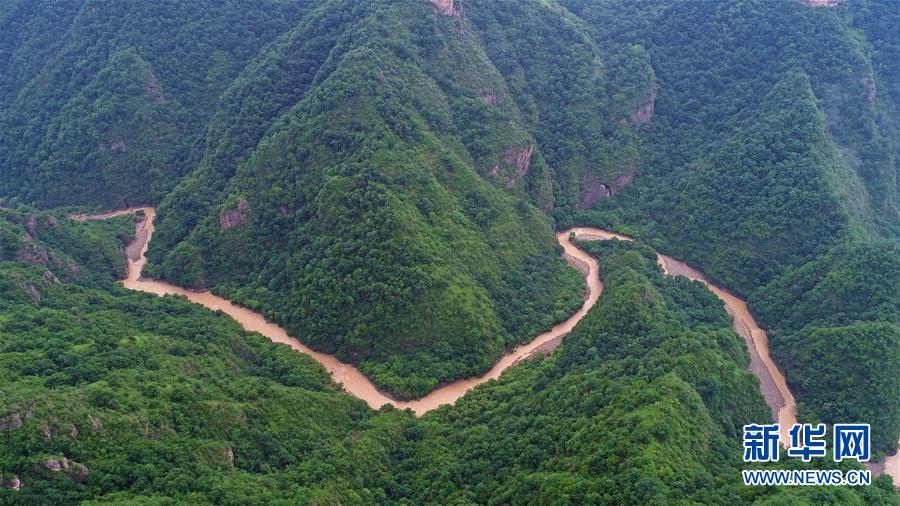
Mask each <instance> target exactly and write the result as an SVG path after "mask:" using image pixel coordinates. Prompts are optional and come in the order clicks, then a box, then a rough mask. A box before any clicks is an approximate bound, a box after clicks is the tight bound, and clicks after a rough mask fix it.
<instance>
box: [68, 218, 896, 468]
mask: <svg viewBox="0 0 900 506" xmlns="http://www.w3.org/2000/svg"><path fill="white" fill-rule="evenodd" d="M139 210H140V211H143V212H144V214H145V216H146V219H145V220H142V221H140V222H139V223H138V224H137V229H136V236H135V241H134V242H133V243H132V244H130V245H129V246H128V248H127V254H128V276H127V278H126V279H124V280H123V281H122V284H123V285H124V286H125V287H126V288H128V289H130V290H137V291H142V292H148V293H155V294H157V295H182V296H184V297H185V298H187V299H188V300H190V301H191V302H194V303H197V304H200V305H202V306H205V307H207V308H209V309H213V310H220V311H222V312H223V313H225V314H227V315H228V316H230V317H232V318H233V319H234V320H235V321H237V322H238V323H240V324H241V325H242V326H243V327H244V328H245V329H247V330H248V331H251V332H259V333H260V334H262V335H264V336H266V337H268V338H269V339H270V340H272V341H274V342H277V343H283V344H287V345H288V346H290V347H291V348H294V349H295V350H297V351H300V352H302V353H306V354H307V355H310V356H311V357H312V358H314V359H315V360H316V361H317V362H319V363H320V364H322V365H323V366H324V367H325V369H326V370H327V371H328V372H329V373H330V374H331V377H332V378H333V379H334V381H335V382H337V383H340V384H341V385H342V386H343V388H344V390H345V391H346V392H348V393H349V394H351V395H353V396H355V397H358V398H360V399H362V400H364V401H366V403H368V405H369V406H371V407H372V408H373V409H378V408H380V407H381V406H382V405H384V404H391V405H393V406H395V407H397V408H399V409H406V408H409V409H411V410H413V411H414V412H415V413H416V415H419V416H421V415H422V414H424V413H426V412H428V411H430V410H432V409H435V408H437V407H438V406H441V405H443V404H453V403H455V402H456V400H457V399H459V398H460V397H462V396H463V395H464V394H465V393H466V392H467V391H468V390H470V389H472V388H474V387H475V386H477V385H480V384H481V383H484V382H486V381H488V380H491V379H496V378H499V377H500V375H501V374H502V373H503V371H505V370H506V369H508V368H509V367H511V366H513V365H515V364H516V363H517V362H519V361H521V360H523V359H527V358H529V356H530V355H532V354H534V353H535V352H536V350H537V351H547V350H548V349H552V348H554V347H555V346H556V345H558V344H559V342H560V341H561V338H562V337H563V336H565V335H566V334H568V333H569V332H571V331H572V329H573V328H574V327H575V325H576V324H577V323H578V322H579V321H580V320H581V319H582V318H583V317H584V316H585V314H587V312H588V310H589V309H590V308H591V307H593V306H594V304H596V303H597V300H598V299H599V297H600V294H601V292H602V291H603V284H602V282H601V281H600V266H599V265H598V263H597V260H596V259H594V258H593V257H592V256H590V255H589V254H587V253H586V252H584V251H582V250H580V249H578V248H577V247H575V245H574V244H572V242H571V240H570V238H569V237H570V234H574V236H575V238H576V239H578V240H588V241H589V240H608V239H613V238H616V239H620V240H626V241H630V240H632V239H631V238H630V237H627V236H623V235H620V234H616V233H613V232H608V231H606V230H602V229H598V228H590V227H576V228H572V229H570V230H566V231H564V232H559V233H557V235H556V238H557V240H558V241H559V244H560V245H561V246H562V247H563V249H564V251H565V258H566V261H568V262H569V264H570V265H572V266H573V267H574V268H576V269H578V270H579V272H581V273H582V274H584V275H585V282H586V284H587V288H586V290H585V295H586V296H585V302H584V304H583V305H582V306H581V308H579V309H578V311H576V312H575V314H573V315H572V316H570V317H569V318H567V319H566V320H564V321H562V322H560V323H557V324H556V325H554V326H553V328H552V329H550V330H549V331H547V332H544V333H542V334H539V335H538V336H537V337H535V338H534V339H533V340H531V341H530V342H528V343H525V344H522V345H520V346H517V347H516V348H515V349H513V350H512V351H510V352H509V353H507V354H506V355H504V356H503V357H501V358H500V360H499V361H497V363H496V364H494V366H493V367H492V368H491V369H490V370H489V371H488V372H487V373H485V374H484V375H482V376H478V377H474V378H465V379H461V380H457V381H454V382H452V383H448V384H446V385H442V386H440V387H438V388H437V389H435V390H433V391H432V392H431V393H429V394H428V395H426V396H425V397H422V398H420V399H416V400H412V401H399V400H397V399H395V398H394V397H392V396H391V395H390V394H387V393H385V392H382V391H380V390H379V389H378V388H376V386H375V385H374V384H373V383H372V382H371V381H370V380H369V379H368V378H367V377H366V376H364V375H363V374H362V373H361V372H359V370H358V369H357V368H356V367H354V366H353V365H350V364H345V363H343V362H341V361H340V360H338V359H337V358H335V357H334V356H332V355H328V354H326V353H320V352H317V351H314V350H312V349H310V348H309V347H307V346H305V345H304V344H303V343H301V342H300V341H299V340H298V339H297V338H294V337H291V336H289V335H288V334H287V333H286V332H285V330H284V329H283V328H281V327H280V326H278V325H276V324H274V323H271V322H268V321H266V319H265V317H263V316H262V315H261V314H259V313H256V312H254V311H252V310H250V309H247V308H244V307H241V306H238V305H236V304H233V303H232V302H230V301H229V300H227V299H225V298H222V297H219V296H217V295H213V294H212V293H210V292H209V291H204V292H195V291H190V290H186V289H184V288H180V287H178V286H175V285H172V284H169V283H165V282H161V281H154V280H149V279H143V278H141V270H142V269H143V267H144V263H145V262H146V257H145V253H146V252H147V247H148V245H149V242H150V240H151V239H152V237H153V221H154V219H155V217H156V210H155V209H154V208H152V207H137V208H130V209H124V210H121V211H115V212H111V213H105V214H99V215H77V216H73V217H72V218H73V219H76V220H88V219H104V218H111V217H114V216H122V215H126V214H132V213H134V212H136V211H139ZM657 261H658V262H659V265H660V266H661V267H662V269H663V272H665V273H666V274H669V275H673V276H686V277H688V278H690V279H694V280H697V281H700V282H702V283H703V284H705V285H706V286H707V287H708V288H709V289H710V291H712V292H713V293H714V294H715V295H716V296H717V297H719V299H721V300H722V301H723V302H724V303H725V308H726V310H727V311H728V313H729V314H730V315H731V317H732V319H733V322H734V328H735V330H736V331H737V333H738V334H739V335H741V336H742V337H743V338H744V340H745V341H746V343H747V349H748V351H749V353H750V370H751V372H753V374H754V375H756V376H757V377H758V378H759V382H760V389H761V390H762V393H763V396H764V397H765V400H766V403H767V404H768V405H769V408H770V409H771V410H772V414H773V418H775V419H776V420H777V421H778V422H779V423H780V424H781V427H782V431H781V442H782V444H783V445H785V446H786V447H789V446H790V439H789V438H788V436H787V430H788V428H790V426H791V425H792V424H794V423H796V421H797V417H796V403H795V401H794V396H793V395H792V394H791V391H790V389H789V388H788V386H787V382H786V381H785V379H784V375H783V374H782V373H781V371H780V370H779V369H778V367H777V366H776V365H775V363H774V362H773V361H772V359H771V357H770V356H769V340H768V337H767V336H766V333H765V331H764V330H763V329H761V328H760V327H759V325H757V324H756V321H755V320H754V319H753V316H752V315H751V314H750V310H749V309H748V308H747V304H746V302H744V301H743V300H741V299H739V298H737V297H735V296H734V295H732V294H731V293H729V292H728V291H726V290H723V289H721V288H719V287H717V286H715V285H713V284H710V283H709V282H708V281H707V280H706V279H705V278H704V277H703V275H702V274H701V273H700V272H698V271H697V270H695V269H693V268H691V267H689V266H688V265H686V264H684V263H682V262H680V261H678V260H675V259H673V258H670V257H668V256H666V255H662V254H659V253H657ZM761 422H762V421H761ZM881 467H883V468H884V471H885V472H887V473H888V474H891V475H892V476H894V479H895V481H900V453H898V454H895V455H894V456H893V457H891V458H889V459H886V461H885V462H879V463H878V464H876V470H880V468H881Z"/></svg>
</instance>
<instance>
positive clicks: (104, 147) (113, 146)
mask: <svg viewBox="0 0 900 506" xmlns="http://www.w3.org/2000/svg"><path fill="white" fill-rule="evenodd" d="M98 147H99V148H100V151H125V148H126V147H128V143H127V142H125V139H116V140H114V141H112V142H110V143H107V144H100V145H99V146H98Z"/></svg>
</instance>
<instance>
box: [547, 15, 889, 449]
mask: <svg viewBox="0 0 900 506" xmlns="http://www.w3.org/2000/svg"><path fill="white" fill-rule="evenodd" d="M564 3H565V4H566V5H568V6H569V7H570V8H571V9H572V10H573V11H574V12H576V13H578V14H579V15H581V16H582V17H583V18H584V19H585V20H586V21H587V22H588V24H589V25H590V27H591V33H592V34H593V35H594V38H595V40H596V41H597V43H598V45H599V46H600V47H601V48H609V49H608V50H609V51H613V50H615V49H616V48H618V47H620V46H621V45H623V44H635V45H639V46H640V47H641V48H643V49H645V50H646V51H647V52H648V54H649V57H650V63H651V65H652V67H653V72H654V76H655V79H656V83H657V88H658V94H657V100H656V104H655V109H654V116H653V121H652V124H650V125H647V126H645V127H643V128H642V129H641V141H642V142H641V146H642V147H643V149H642V150H641V153H642V155H643V156H644V157H645V158H646V160H647V163H646V167H647V169H646V171H645V174H644V176H643V177H641V178H639V179H638V180H637V181H636V183H635V184H634V185H633V186H631V187H629V188H626V189H625V190H624V191H623V192H621V193H620V195H619V196H618V198H617V199H614V200H613V201H608V200H607V201H601V202H600V203H598V205H597V206H595V208H594V209H593V210H592V211H589V212H586V213H581V214H580V215H579V220H581V221H584V222H588V223H595V224H603V225H607V226H612V227H614V228H617V229H620V230H623V231H626V232H631V233H634V234H635V235H637V236H639V237H644V238H647V239H649V240H651V241H652V242H653V243H654V244H655V245H656V246H657V247H658V248H659V249H661V250H663V251H665V252H667V253H671V254H672V255H674V256H676V257H678V258H682V259H684V260H686V261H688V262H689V263H691V264H692V265H694V266H696V267H698V268H699V269H700V270H702V271H703V272H704V273H705V274H706V275H707V276H708V277H709V278H710V279H711V280H713V281H714V282H717V283H720V284H721V285H722V286H725V287H727V288H728V289H729V290H733V291H735V292H736V293H738V294H743V295H747V296H749V297H748V298H749V302H750V307H751V309H752V310H753V311H754V312H756V313H758V314H759V316H760V321H761V323H762V324H763V326H764V327H766V328H767V329H770V330H771V331H772V349H773V352H774V355H775V357H776V359H777V361H778V362H779V364H781V365H782V367H783V368H784V372H785V374H786V377H787V379H788V382H789V383H790V384H791V386H792V387H793V388H794V389H795V391H796V393H797V396H798V399H799V401H800V405H801V416H802V417H806V418H807V419H810V420H825V421H838V420H839V419H842V418H847V417H850V418H854V419H867V420H869V419H871V421H872V423H873V424H875V425H876V426H877V428H876V446H877V447H878V448H879V450H882V451H891V450H892V449H893V448H894V447H895V445H896V440H897V437H898V435H900V423H898V419H897V416H898V415H897V413H898V412H897V406H900V391H898V385H897V383H896V381H894V378H896V377H900V362H898V361H897V358H896V357H897V350H898V348H897V346H898V344H900V343H898V342H897V340H896V327H895V325H896V324H897V316H896V315H897V304H898V297H897V293H896V289H895V287H896V286H897V273H898V267H897V265H896V261H895V259H896V257H897V251H896V248H895V247H894V246H895V245H896V242H897V238H898V226H900V219H898V213H897V209H898V200H897V189H898V183H897V181H898V159H900V158H898V149H900V136H898V127H900V116H898V115H897V103H896V89H897V88H898V81H897V70H896V69H897V65H896V63H895V62H891V61H890V56H889V55H893V54H895V53H896V47H897V37H896V30H891V29H888V28H887V25H888V24H890V20H897V19H898V18H900V12H898V11H900V10H898V9H897V6H896V4H895V3H893V2H880V1H872V2H841V3H839V4H838V5H837V6H833V7H812V6H810V5H809V4H807V3H805V2H757V1H742V2H725V3H721V2H720V3H703V2H688V3H679V4H671V3H666V2H654V1H649V2H644V3H642V4H637V3H634V2H583V1H578V0H571V1H566V2H564ZM882 243H887V244H882ZM875 322H886V325H882V324H875ZM850 352H853V353H854V354H855V355H854V356H855V358H854V360H848V354H849V353H850ZM859 364H865V366H860V365H859ZM826 378H827V380H826ZM861 389H865V391H866V393H865V394H861V393H860V390H861Z"/></svg>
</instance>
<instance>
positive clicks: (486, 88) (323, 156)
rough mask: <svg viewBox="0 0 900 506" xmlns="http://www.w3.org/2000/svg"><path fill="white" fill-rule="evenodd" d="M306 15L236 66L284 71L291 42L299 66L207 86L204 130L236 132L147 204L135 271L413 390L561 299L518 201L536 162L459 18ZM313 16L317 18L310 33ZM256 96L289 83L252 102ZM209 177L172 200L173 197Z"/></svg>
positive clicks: (423, 8) (393, 386)
mask: <svg viewBox="0 0 900 506" xmlns="http://www.w3.org/2000/svg"><path fill="white" fill-rule="evenodd" d="M313 16H314V18H313V19H312V20H310V21H309V22H308V23H303V24H301V25H300V26H298V27H297V28H296V29H294V30H292V31H291V32H289V33H288V34H286V35H285V36H283V37H281V38H280V39H279V40H278V41H276V43H275V44H273V45H272V46H270V47H269V48H267V49H266V50H265V51H263V53H262V54H261V55H260V56H259V57H258V58H257V60H255V61H254V62H253V63H252V64H251V68H252V69H254V70H256V69H267V68H269V66H271V65H276V66H277V67H276V68H281V67H282V66H283V65H294V64H295V63H288V62H293V60H294V54H295V53H294V51H296V49H297V48H296V47H295V46H296V45H297V44H299V43H300V41H304V47H308V48H309V52H308V53H307V58H309V61H308V65H309V66H310V67H312V68H318V69H319V70H318V71H317V72H315V73H312V72H307V73H305V74H301V76H300V78H298V77H297V76H295V75H293V74H290V73H288V74H283V73H278V74H272V73H269V72H267V71H262V72H253V73H248V74H247V75H246V76H244V78H243V79H241V80H239V81H237V82H236V83H235V85H234V86H233V88H232V89H231V90H229V92H228V93H226V96H227V97H228V100H229V101H228V102H227V103H226V105H225V106H223V107H222V108H220V110H219V111H218V112H217V115H221V116H222V118H221V121H219V120H217V122H216V124H217V125H231V124H242V122H243V121H244V119H243V117H242V116H240V115H243V114H251V113H255V114H251V118H250V119H249V125H251V126H249V127H240V128H231V129H230V130H226V131H224V132H222V135H221V136H219V137H218V140H219V143H217V144H215V145H214V149H212V150H209V151H207V153H206V154H205V155H204V156H205V157H206V160H204V162H203V163H202V164H201V167H200V168H199V169H198V171H197V172H195V173H194V174H192V175H191V176H189V177H188V178H187V179H186V180H185V182H184V183H183V185H182V186H181V187H180V188H179V189H177V190H176V191H175V192H173V194H172V195H171V196H170V197H169V198H167V199H166V201H164V202H163V204H162V205H161V206H160V226H159V238H160V239H161V242H160V243H158V244H159V246H158V247H157V246H156V245H157V243H154V247H153V249H152V250H151V253H150V258H151V261H152V262H153V264H152V265H151V266H150V271H149V272H151V273H153V274H155V275H158V276H161V277H164V278H167V279H171V280H174V281H175V282H177V283H179V284H182V285H186V286H195V287H205V286H208V287H211V288H212V289H213V290H214V291H216V292H218V293H221V294H223V295H225V296H227V297H229V298H231V299H234V300H236V301H238V302H240V303H242V304H244V305H247V306H249V307H252V308H255V309H259V310H261V311H263V312H264V313H265V314H266V315H267V316H268V317H270V318H272V319H273V320H275V321H277V322H279V323H281V324H283V325H284V326H285V327H286V328H287V329H288V330H289V331H290V332H291V333H292V334H294V335H297V336H300V337H301V339H303V340H304V342H307V343H309V344H310V345H312V346H313V347H315V348H317V349H321V350H324V351H327V352H329V353H336V354H337V355H338V356H339V357H340V358H341V359H343V360H348V361H352V362H355V363H358V364H359V365H360V368H361V369H362V370H363V371H364V372H365V373H366V374H368V375H369V376H370V377H371V378H372V379H373V380H374V381H375V382H377V383H378V384H379V385H380V386H383V387H384V388H387V389H389V390H390V391H392V392H394V393H395V394H397V395H399V396H401V397H415V396H421V395H423V394H425V393H427V392H428V391H430V390H431V389H433V388H434V387H435V386H436V385H437V384H438V383H440V382H442V381H447V380H452V379H455V378H459V377H462V376H468V375H474V374H478V373H481V372H484V371H485V370H487V369H488V368H489V367H490V366H491V365H492V364H493V363H494V361H495V360H496V359H497V358H499V356H500V354H501V353H502V352H503V350H504V349H505V348H507V347H508V346H511V345H513V344H516V343H519V342H521V341H522V340H524V339H526V338H529V337H532V336H533V335H534V334H536V333H537V332H539V331H541V330H543V329H545V328H547V327H548V326H549V325H550V324H552V323H553V322H555V321H557V320H560V319H562V318H564V317H566V316H567V315H568V314H569V313H570V312H572V311H574V309H575V308H577V307H578V306H579V305H580V303H581V297H580V295H581V290H580V287H579V282H578V279H577V274H576V273H575V272H574V271H572V270H571V269H569V268H568V267H566V266H565V264H564V262H563V261H562V260H561V259H559V258H558V252H557V249H558V248H557V246H556V244H555V239H554V237H553V235H552V230H553V228H552V223H551V222H550V220H549V219H548V218H547V217H546V216H545V215H544V214H542V213H541V212H540V211H539V210H538V209H537V208H536V207H535V206H534V205H532V204H529V203H528V200H534V201H535V202H536V203H540V202H541V201H542V199H545V198H547V197H546V195H543V194H542V193H541V191H542V190H541V188H543V187H545V186H546V185H547V184H548V182H549V174H548V173H547V166H546V164H545V163H544V162H543V160H542V159H541V158H540V154H537V153H532V152H531V151H530V148H529V146H533V145H534V140H533V139H532V138H531V136H530V135H529V134H528V133H527V132H526V131H525V130H524V127H523V125H524V124H525V122H524V121H523V120H522V119H521V114H520V112H519V111H518V109H517V108H516V106H515V104H514V102H513V100H512V99H511V98H510V97H509V92H508V91H506V90H505V83H504V81H503V79H502V77H501V76H500V75H499V73H498V72H497V70H496V69H495V68H494V67H493V65H492V63H491V61H490V60H489V58H488V57H487V56H486V55H485V53H484V50H483V48H482V45H481V43H480V41H479V40H478V38H477V33H475V32H473V31H471V28H470V27H469V26H468V24H467V23H466V22H465V21H463V20H458V19H456V18H453V17H444V16H436V15H434V14H433V12H432V7H431V6H429V5H427V4H425V3H415V4H408V5H402V4H400V5H398V4H396V3H381V2H372V3H370V4H367V5H366V6H360V7H358V8H355V9H350V8H348V7H347V5H345V4H344V3H342V2H329V3H326V4H325V5H323V6H322V7H321V8H319V9H318V10H317V11H316V12H315V13H314V14H313ZM350 21H352V22H350ZM323 23H330V25H331V26H333V27H336V30H333V31H331V32H329V33H327V34H322V35H321V36H320V31H321V27H322V26H323ZM460 30H463V31H462V33H460V32H459V31H460ZM388 33H389V34H391V35H390V37H387V36H385V34H388ZM309 41H313V42H309ZM313 75H315V76H316V77H315V82H314V83H313V84H314V85H311V84H310V83H309V82H308V81H307V80H304V79H307V78H306V77H304V76H309V78H311V77H312V76H313ZM298 79H299V81H298ZM257 89H265V90H272V89H277V90H281V89H284V90H288V89H290V90H295V92H294V93H293V94H289V95H285V96H276V97H274V100H272V101H271V102H268V95H267V93H253V90H257ZM487 94H493V95H494V98H491V99H487V98H484V97H485V96H486V95H487ZM231 99H233V100H234V101H236V102H237V101H239V102H238V103H240V104H241V107H236V106H235V107H232V105H231V102H230V100H231ZM257 103H260V104H266V105H256V104H257ZM273 104H274V105H273ZM247 108H249V112H248V109H247ZM262 124H268V125H270V126H269V127H268V130H267V131H266V130H264V129H263V128H258V129H253V128H252V125H262ZM263 133H265V135H263ZM260 135H263V137H262V139H261V140H260V139H259V136H260ZM251 148H252V149H251ZM243 150H247V158H246V160H245V161H243V162H242V163H238V164H236V167H235V166H234V162H231V163H232V165H231V166H229V165H228V163H224V164H222V163H218V160H219V159H220V157H223V156H226V155H227V156H226V157H227V158H230V159H232V160H233V159H234V158H235V155H237V154H238V153H242V152H244V151H243ZM510 153H513V155H515V156H512V155H510ZM510 156H512V158H510ZM517 157H521V158H517ZM238 158H239V156H238ZM223 167H224V168H223ZM229 167H234V169H233V171H232V169H231V168H229ZM492 167H494V168H495V169H492ZM223 178H224V180H227V181H228V183H227V185H225V187H224V188H223V189H222V190H221V191H218V192H217V191H214V190H210V191H208V192H206V193H200V195H201V196H202V195H208V197H209V199H210V200H209V201H207V202H206V203H205V204H202V205H203V206H204V207H202V208H204V209H206V213H205V215H204V214H199V215H198V214H197V213H196V212H192V211H191V208H193V207H194V202H196V201H197V197H196V196H194V197H191V196H189V193H194V189H196V188H198V187H209V188H213V189H214V188H215V186H214V185H208V184H207V183H206V181H211V180H216V179H218V180H223ZM229 178H230V180H229ZM495 182H496V183H499V184H493V183H495ZM219 186H220V187H221V186H222V185H221V183H220V184H219ZM182 210H184V211H185V212H182ZM181 239H183V240H181ZM179 240H180V242H179ZM169 247H171V251H167V248H169Z"/></svg>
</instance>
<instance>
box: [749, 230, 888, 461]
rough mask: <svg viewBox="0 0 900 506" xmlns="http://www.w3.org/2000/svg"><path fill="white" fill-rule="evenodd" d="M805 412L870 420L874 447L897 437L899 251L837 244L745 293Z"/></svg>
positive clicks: (824, 417) (883, 449) (831, 418)
mask: <svg viewBox="0 0 900 506" xmlns="http://www.w3.org/2000/svg"><path fill="white" fill-rule="evenodd" d="M750 303H751V305H752V307H753V308H754V309H755V310H756V311H757V312H758V313H759V316H760V320H761V321H762V322H764V323H765V325H766V326H767V327H768V328H769V329H771V330H770V339H771V342H772V349H773V351H774V353H775V357H776V359H777V360H778V362H779V364H781V365H782V367H783V368H784V372H785V374H786V375H787V377H788V379H789V380H790V383H791V385H792V386H793V387H794V389H795V390H796V394H797V397H798V398H799V399H800V401H801V402H800V406H801V414H802V415H803V416H804V417H805V418H809V419H815V420H824V421H827V422H840V421H841V420H859V421H865V422H868V423H871V424H872V426H873V428H874V429H873V430H874V436H873V438H874V446H875V449H876V450H877V451H878V452H879V453H881V452H888V453H892V452H893V451H894V450H895V449H896V442H897V439H898V438H900V402H898V400H900V374H898V364H900V327H898V325H900V249H898V248H897V247H896V246H894V245H885V244H881V245H842V246H841V247H838V248H835V250H834V251H831V252H829V253H828V254H827V255H825V256H823V257H822V258H820V259H817V260H814V261H812V262H809V263H807V264H804V265H803V266H802V267H800V268H799V269H796V270H793V271H791V272H789V273H787V274H786V275H785V276H782V277H780V278H777V279H775V280H774V281H772V282H771V283H769V284H768V285H766V286H765V287H763V288H761V289H760V290H758V291H756V292H755V293H754V295H753V297H752V298H751V299H750Z"/></svg>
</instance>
